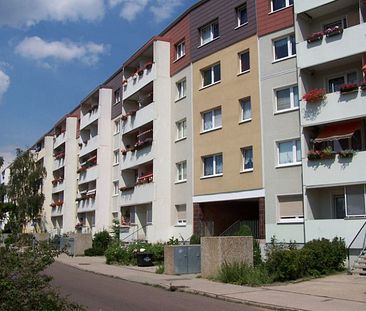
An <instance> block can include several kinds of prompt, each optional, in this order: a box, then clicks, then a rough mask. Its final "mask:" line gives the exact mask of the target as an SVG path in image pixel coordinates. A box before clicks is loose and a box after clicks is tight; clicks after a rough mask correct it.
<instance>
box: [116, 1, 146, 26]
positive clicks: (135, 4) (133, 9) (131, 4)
mask: <svg viewBox="0 0 366 311" xmlns="http://www.w3.org/2000/svg"><path fill="white" fill-rule="evenodd" d="M112 2H116V1H115V0H114V1H112ZM117 2H118V1H117ZM147 4H148V0H124V1H123V4H122V9H121V12H120V16H121V17H122V18H124V19H126V20H128V21H133V20H134V19H135V18H136V16H137V15H138V14H139V13H141V12H142V11H143V10H144V9H145V7H146V5H147Z"/></svg>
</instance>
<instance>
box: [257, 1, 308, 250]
mask: <svg viewBox="0 0 366 311" xmlns="http://www.w3.org/2000/svg"><path fill="white" fill-rule="evenodd" d="M256 4H257V25H258V37H259V51H260V52H259V66H260V90H261V100H260V103H261V119H262V144H263V154H264V156H263V168H264V185H265V189H266V196H265V203H266V204H265V205H266V221H265V222H266V239H267V241H269V240H270V239H271V238H272V237H273V236H275V237H276V238H277V239H278V240H280V241H283V240H285V241H289V240H292V241H296V242H299V243H301V242H303V241H304V225H303V222H304V219H303V203H302V202H303V200H302V180H301V148H300V145H301V144H300V124H299V119H300V118H299V92H298V86H297V67H296V46H295V30H294V22H293V4H292V1H274V0H273V1H268V0H258V1H256Z"/></svg>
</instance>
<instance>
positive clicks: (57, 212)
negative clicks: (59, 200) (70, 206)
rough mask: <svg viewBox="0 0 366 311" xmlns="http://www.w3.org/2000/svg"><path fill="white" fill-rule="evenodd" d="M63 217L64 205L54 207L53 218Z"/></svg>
mask: <svg viewBox="0 0 366 311" xmlns="http://www.w3.org/2000/svg"><path fill="white" fill-rule="evenodd" d="M62 215H63V205H61V206H56V207H52V210H51V216H53V217H57V216H62Z"/></svg>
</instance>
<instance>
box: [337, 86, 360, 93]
mask: <svg viewBox="0 0 366 311" xmlns="http://www.w3.org/2000/svg"><path fill="white" fill-rule="evenodd" d="M357 90H358V85H357V83H345V84H342V85H341V86H340V87H339V91H340V92H341V94H346V93H349V92H353V91H357Z"/></svg>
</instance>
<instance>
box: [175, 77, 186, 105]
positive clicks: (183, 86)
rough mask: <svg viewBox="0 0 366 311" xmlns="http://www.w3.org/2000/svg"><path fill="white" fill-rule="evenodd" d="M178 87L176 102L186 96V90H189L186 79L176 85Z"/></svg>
mask: <svg viewBox="0 0 366 311" xmlns="http://www.w3.org/2000/svg"><path fill="white" fill-rule="evenodd" d="M176 86H177V97H176V100H178V99H181V98H183V97H185V96H186V90H187V82H186V79H184V80H181V81H179V82H177V83H176Z"/></svg>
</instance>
